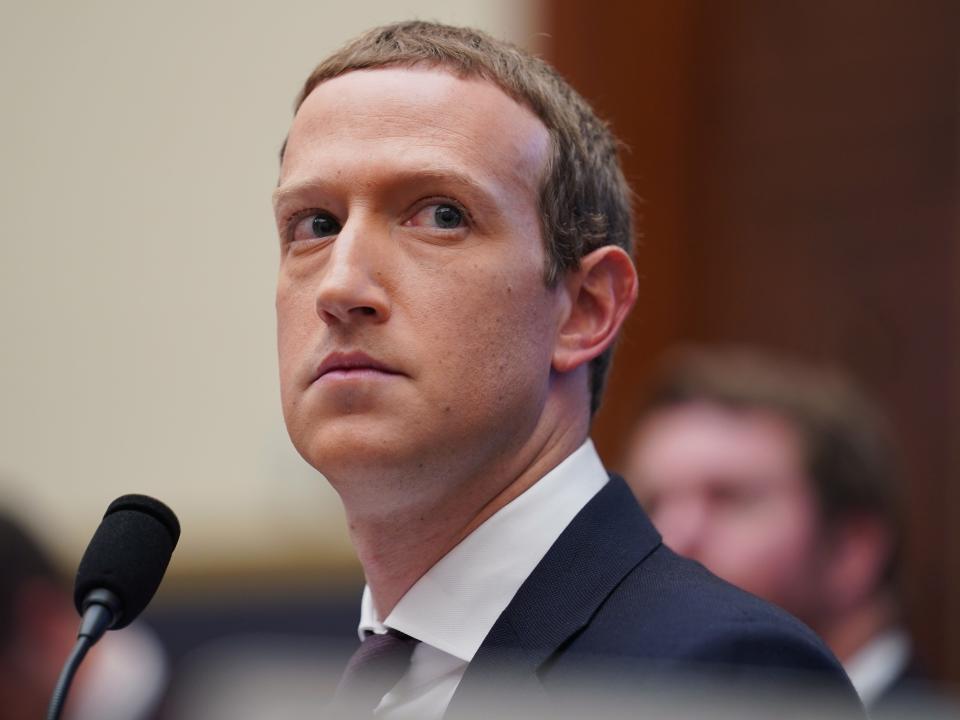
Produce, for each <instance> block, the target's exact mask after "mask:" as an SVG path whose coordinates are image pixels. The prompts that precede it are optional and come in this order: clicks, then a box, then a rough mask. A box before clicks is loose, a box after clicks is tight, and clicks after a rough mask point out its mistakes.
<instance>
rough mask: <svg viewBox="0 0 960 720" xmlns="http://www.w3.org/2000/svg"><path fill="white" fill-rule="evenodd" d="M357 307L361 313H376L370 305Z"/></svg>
mask: <svg viewBox="0 0 960 720" xmlns="http://www.w3.org/2000/svg"><path fill="white" fill-rule="evenodd" d="M357 309H358V310H359V311H360V312H361V313H363V314H364V315H376V314H377V311H376V310H374V309H373V308H372V307H370V306H368V305H366V306H364V307H360V308H357Z"/></svg>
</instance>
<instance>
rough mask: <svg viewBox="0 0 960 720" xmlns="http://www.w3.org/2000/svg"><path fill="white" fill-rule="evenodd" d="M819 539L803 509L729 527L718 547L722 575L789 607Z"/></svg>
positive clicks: (719, 539)
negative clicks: (790, 599)
mask: <svg viewBox="0 0 960 720" xmlns="http://www.w3.org/2000/svg"><path fill="white" fill-rule="evenodd" d="M816 543H817V537H816V533H815V528H814V524H813V522H812V518H811V517H810V516H809V515H808V514H807V513H806V512H805V511H803V510H801V509H795V510H793V511H790V512H775V511H771V512H767V513H765V514H763V515H762V516H760V517H757V518H755V519H754V521H753V522H749V523H748V522H744V523H742V524H740V525H734V526H731V527H728V528H727V529H726V531H725V536H724V537H721V538H718V541H717V543H716V545H715V548H716V550H717V551H721V549H722V550H723V551H722V554H721V553H720V552H717V553H715V557H714V564H715V566H716V567H717V568H718V574H721V575H723V576H724V577H725V578H726V579H728V580H730V581H731V582H733V583H734V584H735V585H739V586H740V587H742V588H744V589H745V590H748V591H749V592H752V593H754V594H756V595H759V596H761V597H764V598H767V599H769V600H772V601H773V602H776V603H779V604H789V598H790V597H791V596H792V595H793V594H794V588H795V587H796V586H797V585H798V584H801V583H803V582H805V580H806V579H807V575H808V571H809V568H810V565H811V562H812V561H813V555H814V550H815V548H816V546H817V545H816Z"/></svg>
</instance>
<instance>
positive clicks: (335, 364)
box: [312, 352, 403, 382]
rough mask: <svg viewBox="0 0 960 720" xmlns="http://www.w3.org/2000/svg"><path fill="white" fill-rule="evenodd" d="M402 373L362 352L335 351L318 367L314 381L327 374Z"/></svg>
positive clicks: (341, 375) (348, 375)
mask: <svg viewBox="0 0 960 720" xmlns="http://www.w3.org/2000/svg"><path fill="white" fill-rule="evenodd" d="M375 374H381V375H402V374H403V373H401V372H400V371H399V370H396V369H394V368H392V367H390V366H389V365H387V364H385V363H382V362H380V361H379V360H376V359H374V358H372V357H370V356H369V355H367V354H366V353H362V352H333V353H330V354H329V355H327V356H326V357H325V358H324V359H323V362H321V363H320V365H319V367H317V370H316V372H315V373H314V376H313V380H312V382H316V381H317V380H320V379H321V378H323V377H325V376H330V377H334V376H337V377H350V376H352V375H356V376H360V375H375Z"/></svg>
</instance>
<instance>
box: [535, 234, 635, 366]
mask: <svg viewBox="0 0 960 720" xmlns="http://www.w3.org/2000/svg"><path fill="white" fill-rule="evenodd" d="M563 284H564V285H565V288H566V292H567V294H568V297H569V298H570V305H569V312H568V314H567V316H566V318H564V321H563V324H562V325H561V326H560V333H559V336H558V338H557V344H556V347H555V349H554V352H553V369H554V370H556V371H558V372H568V371H570V370H573V369H575V368H577V367H579V366H581V365H584V364H585V363H588V362H590V361H591V360H593V359H594V358H595V357H597V356H598V355H600V354H601V353H602V352H603V351H604V350H606V349H607V348H608V347H610V345H611V344H612V343H613V341H614V340H615V339H616V337H617V333H618V332H619V331H620V326H621V325H623V321H624V319H625V318H626V317H627V313H628V312H630V308H632V307H633V304H634V302H636V299H637V271H636V269H634V267H633V261H632V260H631V259H630V256H629V255H628V254H627V252H626V251H625V250H624V249H623V248H620V247H617V246H616V245H605V246H604V247H601V248H598V249H596V250H594V251H593V252H591V253H589V254H587V255H585V256H584V257H583V258H581V260H580V267H579V268H577V269H576V270H573V271H570V272H568V273H567V275H566V277H565V278H564V279H563Z"/></svg>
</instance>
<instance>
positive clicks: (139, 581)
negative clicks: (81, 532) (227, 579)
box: [73, 495, 180, 629]
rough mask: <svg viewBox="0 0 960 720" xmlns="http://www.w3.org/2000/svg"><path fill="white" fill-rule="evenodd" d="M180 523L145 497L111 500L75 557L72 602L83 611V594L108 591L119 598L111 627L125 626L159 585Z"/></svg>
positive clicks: (175, 540) (80, 611) (168, 512)
mask: <svg viewBox="0 0 960 720" xmlns="http://www.w3.org/2000/svg"><path fill="white" fill-rule="evenodd" d="M179 539H180V523H179V522H178V521H177V516H176V515H174V514H173V511H172V510H170V508H168V507H167V506H166V505H164V504H163V503H162V502H160V501H159V500H154V499H153V498H151V497H147V496H146V495H124V496H123V497H119V498H117V499H116V500H114V501H113V502H112V503H110V506H109V507H108V508H107V512H106V513H105V514H104V516H103V520H102V521H101V522H100V527H98V528H97V531H96V532H95V533H94V535H93V539H92V540H90V545H89V546H87V551H86V552H85V553H84V554H83V559H81V560H80V567H79V569H78V570H77V582H76V585H75V587H74V592H73V602H74V604H75V605H76V606H77V612H79V613H80V614H81V615H83V612H84V610H85V607H84V604H85V600H86V597H87V595H88V594H89V593H90V592H92V591H93V590H99V589H104V590H109V591H110V592H112V593H113V594H114V595H116V596H117V597H118V598H119V599H120V614H119V616H118V618H117V619H116V621H115V622H114V624H113V626H112V627H113V629H119V628H122V627H126V626H127V625H129V624H130V623H131V622H132V621H133V620H134V618H136V617H137V616H138V615H139V614H140V613H141V612H142V611H143V609H144V608H145V607H146V606H147V603H149V602H150V599H151V598H152V597H153V594H154V593H155V592H156V591H157V588H158V587H160V581H161V580H162V579H163V573H164V572H165V571H166V569H167V564H168V563H169V562H170V556H171V555H172V554H173V549H174V548H175V547H176V545H177V540H179Z"/></svg>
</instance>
